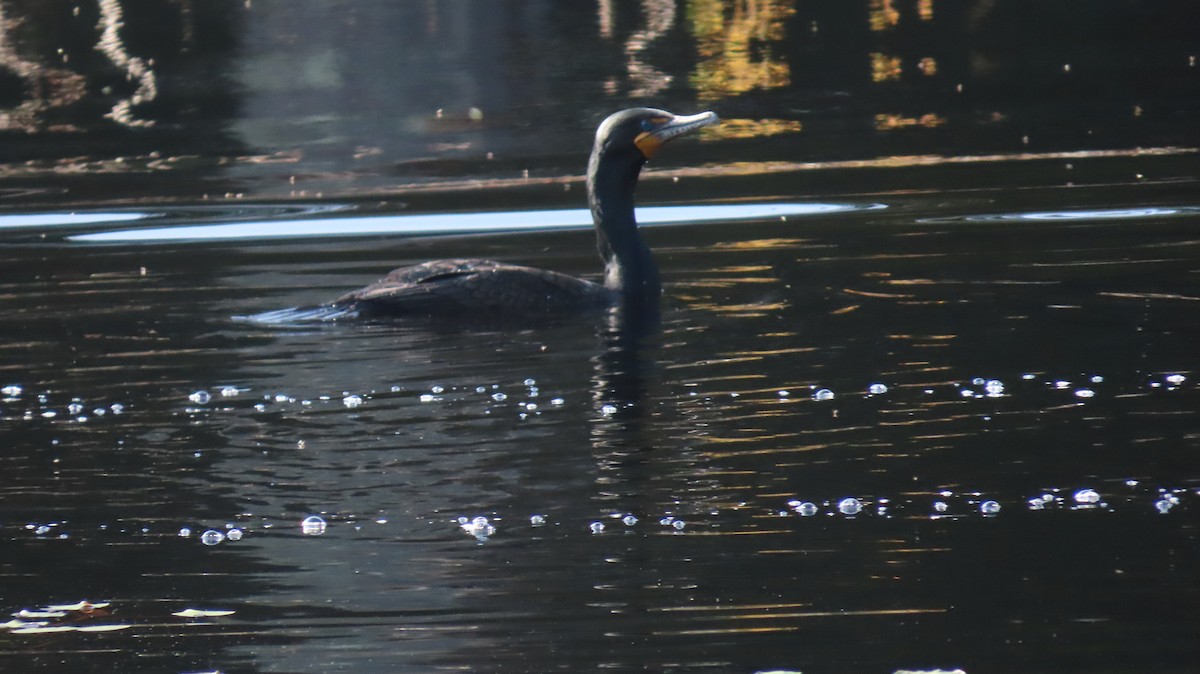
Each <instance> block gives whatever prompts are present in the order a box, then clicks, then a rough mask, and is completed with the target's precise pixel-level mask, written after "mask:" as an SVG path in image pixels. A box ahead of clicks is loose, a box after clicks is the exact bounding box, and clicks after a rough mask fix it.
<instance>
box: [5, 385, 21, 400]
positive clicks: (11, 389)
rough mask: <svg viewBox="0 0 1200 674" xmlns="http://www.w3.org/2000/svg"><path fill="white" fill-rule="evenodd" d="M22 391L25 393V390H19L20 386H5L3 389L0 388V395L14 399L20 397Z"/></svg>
mask: <svg viewBox="0 0 1200 674" xmlns="http://www.w3.org/2000/svg"><path fill="white" fill-rule="evenodd" d="M24 391H25V389H23V388H21V386H20V384H9V385H8V386H5V387H4V388H0V393H3V394H4V395H6V396H8V397H9V398H16V397H17V396H19V395H21V393H22V392H24Z"/></svg>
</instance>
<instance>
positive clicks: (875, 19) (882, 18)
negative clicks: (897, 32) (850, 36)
mask: <svg viewBox="0 0 1200 674" xmlns="http://www.w3.org/2000/svg"><path fill="white" fill-rule="evenodd" d="M867 12H868V16H869V17H870V18H869V20H870V22H871V30H873V31H881V30H887V29H889V28H892V27H893V26H895V25H896V24H897V23H900V12H899V11H897V10H896V8H895V7H893V6H892V0H871V1H870V2H869V3H868V5H867Z"/></svg>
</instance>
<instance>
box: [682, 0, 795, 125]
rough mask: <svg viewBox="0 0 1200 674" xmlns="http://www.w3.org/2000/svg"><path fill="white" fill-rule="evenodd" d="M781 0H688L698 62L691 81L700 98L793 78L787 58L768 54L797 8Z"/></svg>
mask: <svg viewBox="0 0 1200 674" xmlns="http://www.w3.org/2000/svg"><path fill="white" fill-rule="evenodd" d="M792 4H793V3H791V2H786V1H785V0H689V2H688V5H687V7H688V9H687V17H688V22H689V23H690V24H691V28H692V35H693V36H694V37H695V39H696V47H697V51H698V52H699V55H700V62H699V63H698V64H697V65H696V70H695V72H693V73H692V77H691V83H692V86H693V87H695V89H696V93H697V95H698V97H699V99H700V100H701V101H711V100H714V99H717V98H721V97H723V96H728V95H736V94H740V93H745V92H747V91H751V90H753V89H774V88H778V87H784V86H787V85H788V84H789V83H790V81H791V72H790V70H789V68H788V64H787V63H785V62H784V61H783V60H782V59H780V58H779V57H777V56H775V55H773V54H771V51H770V49H769V47H768V43H770V42H778V41H780V40H782V39H783V37H784V33H785V31H784V22H785V21H786V20H787V18H788V17H789V16H791V15H792V13H793V12H794V11H795V9H794V8H793V7H792Z"/></svg>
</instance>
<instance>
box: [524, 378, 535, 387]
mask: <svg viewBox="0 0 1200 674" xmlns="http://www.w3.org/2000/svg"><path fill="white" fill-rule="evenodd" d="M521 383H523V384H525V385H526V386H533V385H534V384H537V380H536V379H526V380H525V381H524V382H521Z"/></svg>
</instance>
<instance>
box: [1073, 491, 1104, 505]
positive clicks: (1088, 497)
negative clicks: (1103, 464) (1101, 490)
mask: <svg viewBox="0 0 1200 674" xmlns="http://www.w3.org/2000/svg"><path fill="white" fill-rule="evenodd" d="M1075 502H1076V503H1080V504H1083V505H1093V504H1096V503H1099V502H1100V494H1098V493H1097V492H1096V490H1095V489H1080V490H1079V491H1077V492H1075Z"/></svg>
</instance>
